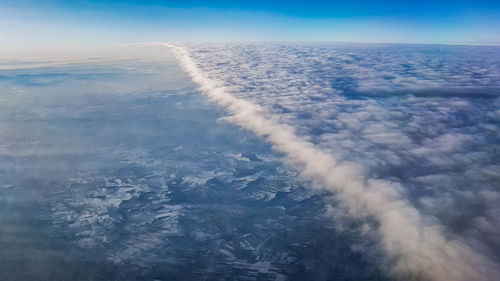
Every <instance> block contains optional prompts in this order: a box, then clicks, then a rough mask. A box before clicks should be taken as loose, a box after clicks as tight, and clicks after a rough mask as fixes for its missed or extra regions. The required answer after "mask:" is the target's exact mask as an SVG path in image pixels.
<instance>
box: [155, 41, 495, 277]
mask: <svg viewBox="0 0 500 281" xmlns="http://www.w3.org/2000/svg"><path fill="white" fill-rule="evenodd" d="M162 46H165V47H168V48H170V49H172V50H173V51H174V52H175V53H176V54H177V56H178V58H179V60H180V62H181V65H182V67H183V68H184V70H185V71H186V72H187V73H188V74H189V75H190V76H191V78H192V79H193V80H194V81H195V82H196V83H197V84H198V85H199V86H200V90H201V91H203V92H204V93H205V94H206V95H207V96H208V97H209V98H211V99H212V100H214V101H216V102H217V103H219V104H220V105H221V106H224V107H226V108H227V109H228V110H229V112H230V116H229V117H227V118H226V119H228V120H230V121H232V122H235V123H236V124H239V125H240V126H242V127H244V128H246V129H249V130H252V131H253V132H255V133H256V134H258V135H260V136H263V137H265V138H266V139H267V140H268V141H269V142H270V143H272V144H273V146H274V148H275V149H276V150H278V151H280V152H282V153H284V154H285V156H286V161H287V162H288V163H289V164H290V165H292V166H293V167H295V168H296V169H297V170H299V171H300V172H301V174H302V176H303V177H305V178H307V179H309V180H311V181H313V182H314V183H315V185H313V186H318V187H320V188H324V189H327V190H329V191H332V192H333V193H335V196H336V198H337V199H339V200H340V202H341V205H342V207H343V209H344V210H345V211H346V212H347V213H348V214H349V215H350V216H351V217H354V218H356V219H358V220H360V221H362V222H364V226H363V227H362V228H361V230H364V231H365V233H366V235H367V237H368V238H370V239H373V241H376V242H377V246H378V248H379V249H381V250H382V251H383V252H384V253H385V257H386V258H385V259H384V261H383V263H384V265H386V266H387V268H388V270H390V271H391V272H392V273H393V274H394V276H396V277H398V278H401V279H405V280H408V279H415V280H429V279H431V280H493V279H494V277H495V276H499V275H500V272H498V271H499V270H498V264H497V263H496V262H497V261H498V259H499V258H500V257H499V254H498V253H499V249H500V241H499V238H498V237H499V234H500V230H499V229H500V227H499V226H500V224H499V221H498V212H499V209H498V207H496V206H498V205H500V204H499V203H500V193H499V186H498V174H499V173H500V163H498V160H497V159H500V158H499V157H498V148H499V145H498V144H499V143H500V131H499V129H498V124H499V123H500V112H499V111H498V108H499V107H500V100H499V98H498V93H499V92H498V89H499V88H500V87H499V86H500V85H499V82H498V79H496V78H495V77H498V76H499V74H500V70H499V69H500V67H499V65H500V58H499V57H498V55H496V54H497V52H498V49H497V48H494V47H491V48H482V47H429V46H391V45H389V46H381V45H373V46H369V45H368V46H361V47H359V46H349V45H337V46H330V45H305V44H301V45H295V46H293V45H286V46H284V45H279V44H254V45H245V44H241V45H234V44H212V45H191V46H187V47H186V48H180V47H177V46H172V45H168V44H162ZM334 213H335V212H334Z"/></svg>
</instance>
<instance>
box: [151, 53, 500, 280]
mask: <svg viewBox="0 0 500 281" xmlns="http://www.w3.org/2000/svg"><path fill="white" fill-rule="evenodd" d="M159 45H160V46H164V47H168V48H170V49H172V50H173V51H174V52H175V54H176V56H177V58H178V60H179V62H180V64H181V66H182V67H183V69H184V70H185V71H186V72H187V73H188V74H189V75H190V77H191V78H192V79H193V81H194V82H195V83H197V84H198V85H199V89H200V90H201V91H202V92H203V93H204V94H205V95H206V96H208V97H209V98H210V99H211V100H213V101H215V102H217V103H218V104H219V105H221V106H224V107H225V108H227V109H228V111H229V112H230V113H231V116H230V117H229V118H228V119H230V120H231V121H232V122H234V123H236V124H238V125H240V126H241V127H243V128H246V129H248V130H251V131H253V132H255V133H256V134H257V135H259V136H262V137H264V138H265V139H266V140H267V141H268V142H270V143H271V144H272V145H273V147H274V149H276V150H277V151H280V152H282V153H284V154H285V155H286V161H287V163H289V164H291V165H292V166H293V167H294V168H296V169H297V170H298V171H299V172H300V173H301V175H302V176H303V177H304V178H307V179H309V180H312V181H314V182H317V183H318V184H319V185H321V186H322V187H324V188H325V189H327V190H329V191H332V192H334V193H335V194H336V197H337V198H338V199H339V201H340V204H341V207H343V208H345V210H346V211H347V212H348V214H349V215H351V216H353V217H355V218H360V219H364V218H368V217H371V218H375V219H376V220H377V222H378V223H379V224H380V226H379V227H378V228H377V229H371V231H377V236H379V237H380V239H379V241H378V243H379V247H380V248H381V249H382V250H383V251H384V253H385V255H386V258H387V260H390V261H393V262H392V263H391V268H389V271H390V273H391V274H393V276H395V277H396V278H399V279H403V280H435V281H442V280H443V281H444V280H460V281H471V280H493V279H494V278H498V276H500V270H499V269H498V268H497V265H496V264H495V263H494V262H493V261H492V260H490V259H489V258H488V257H487V256H484V255H482V254H481V253H479V252H478V251H476V250H475V249H473V248H472V247H471V246H469V244H467V243H466V241H463V240H461V239H460V238H447V237H445V232H444V228H443V227H442V226H441V225H440V224H438V223H429V222H427V221H430V220H426V221H424V220H425V219H426V218H425V217H423V216H422V215H421V214H420V213H419V212H418V210H417V209H416V208H415V207H413V206H412V204H411V203H410V202H409V201H408V199H407V197H406V194H405V190H404V188H403V187H402V186H401V185H400V184H398V183H395V182H391V181H387V180H382V179H374V178H366V177H365V176H364V172H363V170H362V168H361V167H359V166H358V165H356V164H354V163H349V162H345V161H342V159H336V158H335V157H334V156H333V155H331V154H330V153H327V152H325V151H322V150H321V149H319V148H317V147H315V146H314V145H313V144H312V143H311V142H308V141H307V140H304V139H302V138H300V137H299V136H297V135H296V134H295V132H294V129H293V128H292V127H290V126H287V125H284V124H281V123H280V122H279V121H278V120H277V119H276V118H273V117H269V115H268V114H266V112H265V110H264V109H263V108H262V107H260V106H259V105H257V104H254V103H252V102H249V101H247V100H243V99H240V98H237V97H235V96H233V95H231V94H230V93H229V92H228V91H226V90H225V88H224V87H222V86H220V84H219V83H217V82H216V81H214V80H212V79H210V78H208V77H207V76H205V74H204V73H203V72H202V71H201V70H200V69H199V68H198V67H197V66H196V63H195V62H194V61H193V60H192V59H191V58H190V56H189V53H188V52H187V51H186V50H185V49H183V48H181V47H178V46H174V45H170V44H163V43H162V44H159Z"/></svg>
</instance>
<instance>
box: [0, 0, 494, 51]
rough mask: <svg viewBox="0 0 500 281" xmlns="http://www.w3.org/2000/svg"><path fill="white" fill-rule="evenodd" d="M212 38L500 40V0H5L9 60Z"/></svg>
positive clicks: (0, 2) (1, 16) (2, 35)
mask: <svg viewBox="0 0 500 281" xmlns="http://www.w3.org/2000/svg"><path fill="white" fill-rule="evenodd" d="M207 41H208V42H214V41H215V42H218V41H224V42H226V41H335V42H382V43H445V44H488V45H491V44H494V45H498V44H500V1H489V0H478V1H460V0H458V1H451V0H443V1H427V0H422V1H393V0H387V1H373V0H368V1H362V0H351V1H335V0H334V1H284V0H279V1H261V0H253V1H226V0H224V1H196V0H187V1H154V0H146V1H138V0H135V1H131V0H129V1H109V0H103V1H97V0H86V1H82V0H75V1H62V0H40V1H33V0H0V44H1V47H0V56H4V57H5V56H7V55H15V54H20V53H29V52H32V53H33V52H40V53H43V51H44V50H45V51H47V50H52V51H55V50H56V49H64V50H66V51H68V50H73V49H74V50H76V49H81V48H92V47H97V46H102V45H109V44H122V43H134V42H174V43H175V42H207ZM57 52H59V51H57Z"/></svg>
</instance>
